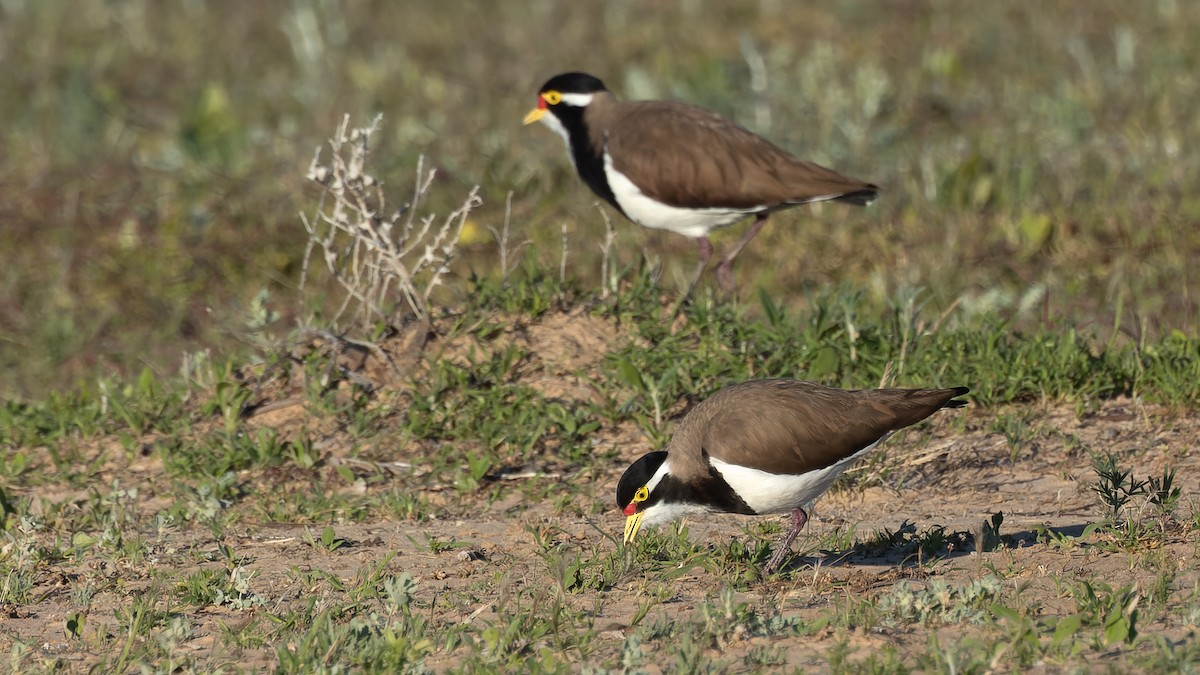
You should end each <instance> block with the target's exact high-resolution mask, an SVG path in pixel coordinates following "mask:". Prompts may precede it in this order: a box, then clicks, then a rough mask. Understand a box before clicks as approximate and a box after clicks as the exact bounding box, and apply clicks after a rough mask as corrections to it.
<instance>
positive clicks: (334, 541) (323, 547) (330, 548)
mask: <svg viewBox="0 0 1200 675" xmlns="http://www.w3.org/2000/svg"><path fill="white" fill-rule="evenodd" d="M304 541H305V542H307V543H308V545H309V546H312V547H313V548H315V549H317V550H319V551H322V552H324V553H333V552H334V551H336V550H338V549H340V548H345V547H347V546H349V545H350V542H349V541H347V540H346V539H343V538H342V537H339V536H337V533H336V532H334V530H333V526H332V525H326V526H325V527H324V528H323V529H322V530H321V536H320V538H317V537H314V536H313V534H312V532H310V531H309V530H307V529H305V530H304Z"/></svg>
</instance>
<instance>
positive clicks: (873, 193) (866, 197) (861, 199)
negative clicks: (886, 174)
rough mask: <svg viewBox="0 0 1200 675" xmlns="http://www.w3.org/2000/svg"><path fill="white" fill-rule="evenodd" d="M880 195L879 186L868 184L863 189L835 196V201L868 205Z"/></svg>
mask: <svg viewBox="0 0 1200 675" xmlns="http://www.w3.org/2000/svg"><path fill="white" fill-rule="evenodd" d="M878 196H879V186H878V185H870V184H868V185H867V186H866V187H864V188H862V189H861V190H855V191H854V192H847V193H846V194H844V195H842V196H840V197H837V198H835V201H839V202H849V203H851V204H857V205H858V206H866V205H867V204H870V203H871V202H873V201H875V198H876V197H878Z"/></svg>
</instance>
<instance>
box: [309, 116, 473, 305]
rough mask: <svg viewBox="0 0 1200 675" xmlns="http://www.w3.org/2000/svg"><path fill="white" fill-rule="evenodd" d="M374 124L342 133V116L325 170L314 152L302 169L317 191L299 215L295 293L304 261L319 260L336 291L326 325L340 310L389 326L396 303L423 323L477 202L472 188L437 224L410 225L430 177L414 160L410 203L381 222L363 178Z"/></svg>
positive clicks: (345, 127) (377, 199)
mask: <svg viewBox="0 0 1200 675" xmlns="http://www.w3.org/2000/svg"><path fill="white" fill-rule="evenodd" d="M382 120H383V116H382V115H377V116H376V117H375V119H374V120H373V121H372V122H371V125H370V126H368V127H364V128H356V129H350V128H349V127H350V116H349V115H346V116H345V117H343V118H342V122H341V124H339V125H338V128H337V131H336V132H335V134H334V136H333V138H331V139H330V141H329V146H330V150H331V153H330V157H329V161H328V163H323V162H322V152H321V149H320V148H318V149H317V151H316V153H315V154H314V155H313V159H312V162H311V164H310V165H309V169H308V178H309V179H310V180H313V181H315V182H317V183H320V184H321V185H322V186H324V188H325V192H324V193H323V194H322V195H321V200H320V201H319V202H318V204H317V206H316V209H315V210H314V211H313V213H312V214H311V215H305V214H301V216H300V220H301V222H302V223H303V225H304V229H305V231H306V232H307V233H308V245H307V246H306V248H305V256H304V262H303V266H302V268H301V279H300V286H301V290H302V291H303V289H304V288H305V286H306V284H307V283H308V279H309V275H310V270H309V259H310V258H311V257H312V256H313V255H319V256H320V258H321V260H322V261H323V262H324V263H325V269H326V271H327V272H328V273H329V275H330V277H331V278H332V279H333V280H334V281H335V282H336V283H337V285H338V286H339V287H340V288H341V289H342V292H343V295H342V299H341V305H340V306H339V307H338V309H337V312H336V313H335V314H334V316H333V322H334V324H337V322H338V321H339V319H340V318H341V317H342V316H343V315H344V314H345V313H346V312H347V311H353V318H354V319H355V320H366V321H371V320H377V319H382V320H385V321H386V320H390V319H391V318H392V317H391V313H392V312H393V311H394V310H395V309H396V307H397V304H398V303H399V304H401V305H403V306H405V307H407V309H408V310H409V311H411V312H412V313H413V314H415V315H416V316H417V317H420V318H424V317H426V316H427V315H428V312H429V297H430V294H431V293H432V292H433V289H434V288H436V287H437V286H439V285H440V284H441V283H442V280H443V277H444V275H445V274H446V272H447V270H449V268H450V263H451V261H453V259H454V256H455V249H456V247H457V245H458V239H459V237H460V236H461V235H462V229H463V226H464V225H465V224H466V221H467V217H468V215H469V214H470V213H471V211H473V210H474V209H475V208H476V207H478V206H479V204H480V203H481V200H480V198H479V186H475V187H474V188H472V189H471V191H470V192H469V193H468V194H467V197H466V199H464V200H463V202H462V204H461V205H460V206H459V207H458V208H457V209H455V210H454V211H453V212H451V213H450V215H448V216H447V217H446V218H445V219H444V220H442V221H441V222H440V224H437V225H436V226H435V223H436V222H437V217H436V216H435V215H433V214H430V215H427V216H425V217H423V218H420V219H418V218H417V216H416V212H417V209H418V207H419V205H420V204H421V202H422V201H423V200H424V199H425V198H426V197H427V196H428V194H429V190H430V187H431V186H432V185H433V179H434V176H435V175H436V172H435V171H434V170H433V169H430V170H428V171H426V170H425V163H424V158H423V157H422V158H421V159H419V160H418V162H417V172H416V180H415V182H414V185H413V196H412V199H411V200H410V201H409V202H408V203H406V204H404V205H403V206H401V207H400V208H399V209H396V210H395V211H393V212H392V213H391V214H390V215H384V214H387V212H388V209H387V201H386V195H385V193H384V191H383V184H382V183H381V182H380V181H379V180H377V179H376V178H375V177H374V176H372V175H370V174H369V173H367V172H366V163H367V154H368V152H369V141H370V139H371V135H372V134H374V133H375V132H377V131H378V130H379V128H380V124H381V122H382ZM330 201H332V204H329V202H330ZM397 295H398V296H399V298H396V297H395V296H397ZM302 297H303V293H302Z"/></svg>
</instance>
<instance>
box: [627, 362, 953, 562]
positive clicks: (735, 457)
mask: <svg viewBox="0 0 1200 675" xmlns="http://www.w3.org/2000/svg"><path fill="white" fill-rule="evenodd" d="M968 391H969V390H968V389H967V388H966V387H953V388H950V389H863V390H859V391H846V390H844V389H834V388H831V387H825V386H821V385H819V384H813V383H811V382H800V381H798V380H758V381H753V382H745V383H742V384H735V385H733V386H731V387H726V388H725V389H722V390H721V391H719V392H717V393H716V394H714V395H713V396H711V397H709V398H707V399H705V400H704V401H703V402H702V403H700V404H699V405H697V406H696V407H695V408H694V409H692V411H691V412H689V413H688V414H687V416H686V417H684V418H683V421H682V422H680V423H679V428H678V429H677V430H676V431H675V435H674V436H673V437H672V438H671V441H670V443H669V444H668V445H667V449H666V450H660V451H658V452H651V453H649V454H646V455H643V456H642V457H641V458H639V459H638V460H637V461H636V462H634V463H633V464H632V465H630V467H629V468H628V469H626V470H625V475H623V476H621V481H620V483H618V484H617V506H618V507H619V508H621V509H623V510H624V512H625V542H626V543H628V542H630V541H633V539H634V537H636V536H637V533H638V529H639V528H640V527H641V526H642V525H658V524H662V523H667V522H670V521H672V520H675V519H676V518H679V517H681V516H684V515H686V514H689V513H705V512H725V513H741V514H744V515H750V516H757V515H764V514H768V513H786V512H788V511H791V513H792V522H791V529H790V530H788V533H787V535H786V536H784V538H783V541H782V543H781V544H780V546H779V548H777V549H776V550H775V552H774V554H773V555H772V556H771V559H770V560H769V561H768V562H767V564H766V567H765V568H764V571H766V572H771V571H774V570H775V569H776V568H777V567H778V566H779V564H780V563H781V562H783V559H784V558H785V557H786V556H787V551H788V548H789V547H790V546H791V545H792V540H794V539H795V538H796V535H797V534H799V533H800V529H801V528H803V527H804V523H806V522H807V521H808V514H807V513H806V512H805V509H806V508H810V507H811V505H812V503H813V501H814V500H816V498H817V497H819V496H821V494H822V493H824V492H825V491H826V490H828V489H829V486H831V485H832V484H833V482H834V480H836V479H837V477H838V476H839V475H841V473H842V472H843V471H845V470H846V469H847V468H849V467H850V465H851V464H853V463H854V462H856V461H858V460H859V459H861V458H862V457H863V456H865V455H866V454H867V453H868V452H870V451H871V450H872V449H873V448H875V447H876V446H877V445H879V443H880V442H882V441H883V440H884V439H886V438H887V437H888V436H890V435H892V433H893V432H895V431H897V430H898V429H902V428H904V427H907V426H909V425H912V424H916V423H917V422H920V421H921V420H923V419H925V418H926V417H929V416H930V415H932V414H933V413H935V412H937V411H938V410H941V409H942V408H958V407H962V406H964V405H966V401H963V400H960V399H958V398H957V397H959V396H962V395H963V394H966V393H967V392H968Z"/></svg>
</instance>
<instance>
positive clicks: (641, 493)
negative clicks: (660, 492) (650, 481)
mask: <svg viewBox="0 0 1200 675" xmlns="http://www.w3.org/2000/svg"><path fill="white" fill-rule="evenodd" d="M649 498H650V491H649V490H647V489H646V487H645V486H644V485H643V486H642V487H640V488H638V491H637V492H635V493H633V501H635V502H644V501H646V500H647V499H649Z"/></svg>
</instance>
